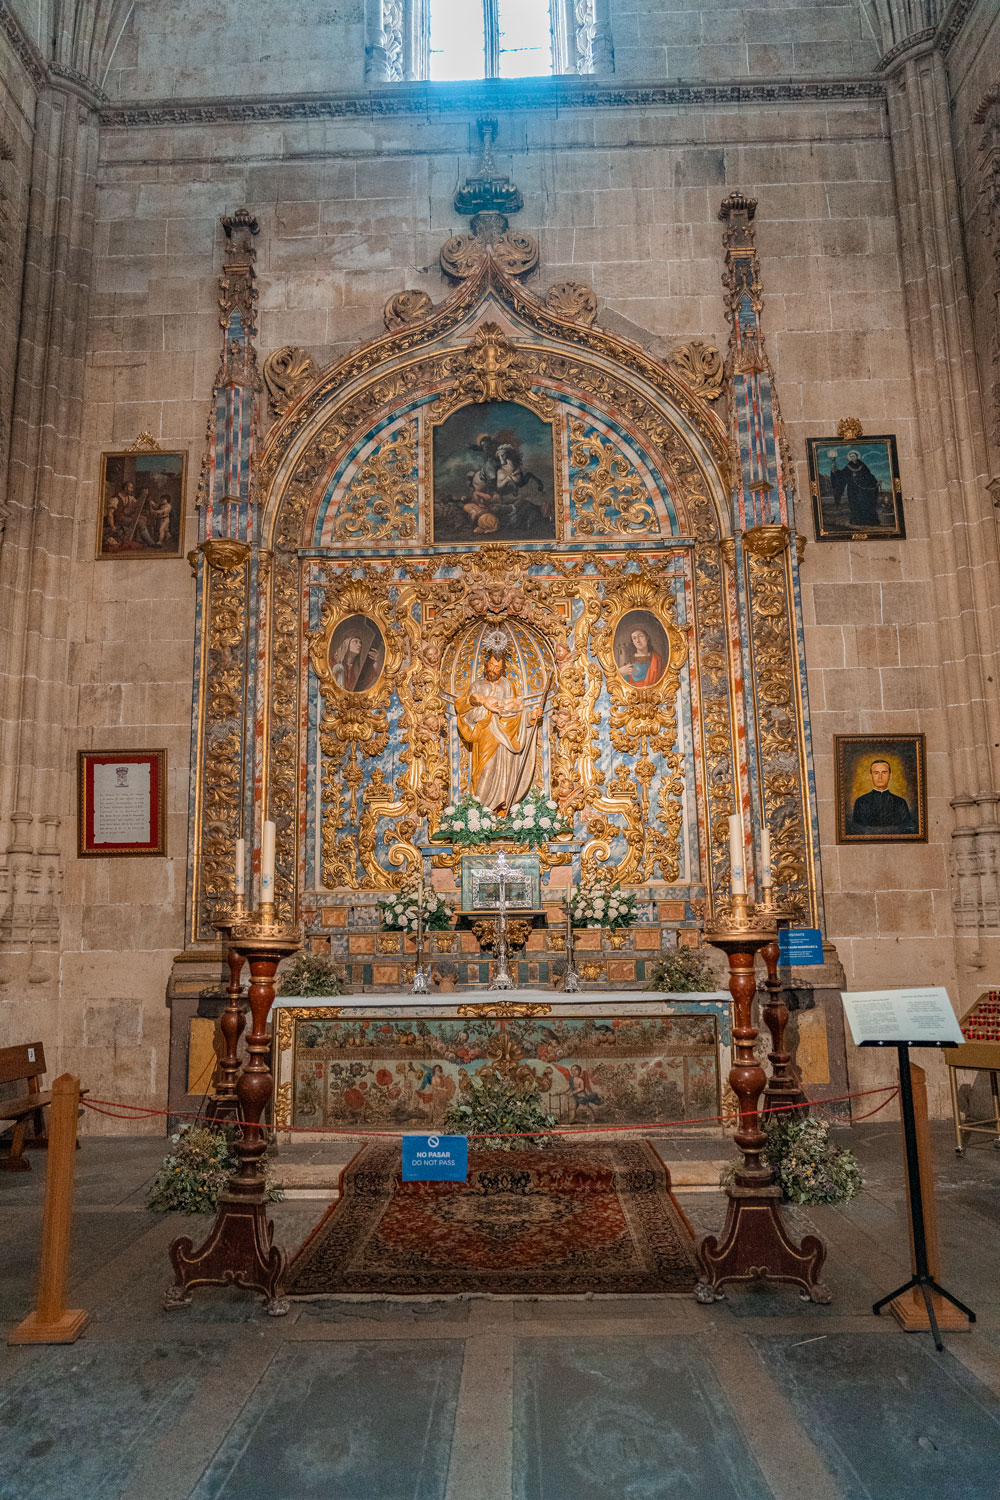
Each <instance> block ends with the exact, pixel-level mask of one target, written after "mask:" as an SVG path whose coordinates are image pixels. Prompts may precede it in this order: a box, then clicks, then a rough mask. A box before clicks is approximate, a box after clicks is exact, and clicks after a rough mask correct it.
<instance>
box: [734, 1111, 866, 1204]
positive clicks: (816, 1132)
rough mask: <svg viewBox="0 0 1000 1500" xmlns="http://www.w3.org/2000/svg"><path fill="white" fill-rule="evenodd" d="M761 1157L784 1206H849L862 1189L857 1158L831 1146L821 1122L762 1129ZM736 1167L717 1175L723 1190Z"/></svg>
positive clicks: (784, 1121)
mask: <svg viewBox="0 0 1000 1500" xmlns="http://www.w3.org/2000/svg"><path fill="white" fill-rule="evenodd" d="M765 1132H766V1135H767V1145H766V1146H765V1147H764V1151H763V1157H764V1160H765V1162H767V1164H768V1166H771V1167H773V1168H774V1176H775V1180H776V1181H777V1183H778V1185H779V1187H780V1188H781V1194H782V1197H783V1198H784V1200H785V1202H786V1203H850V1201H851V1199H852V1198H854V1197H856V1196H857V1194H858V1193H859V1192H860V1191H861V1189H862V1188H863V1187H864V1185H865V1180H864V1178H863V1177H862V1175H861V1168H860V1167H859V1166H858V1161H857V1157H856V1156H855V1155H854V1152H853V1151H848V1150H847V1148H846V1147H842V1146H835V1145H834V1144H833V1142H832V1141H831V1139H830V1127H829V1125H827V1124H826V1123H825V1121H823V1120H814V1119H811V1118H810V1119H805V1120H792V1119H788V1118H787V1117H785V1118H783V1119H782V1118H779V1119H777V1120H771V1121H770V1122H768V1123H767V1124H766V1125H765ZM739 1165H740V1163H739V1162H737V1161H734V1162H731V1163H729V1165H728V1166H727V1167H726V1168H725V1169H724V1170H723V1172H722V1174H721V1178H720V1180H721V1183H722V1186H723V1187H728V1186H729V1185H730V1183H731V1182H732V1181H733V1179H734V1177H735V1174H736V1171H737V1169H738V1167H739Z"/></svg>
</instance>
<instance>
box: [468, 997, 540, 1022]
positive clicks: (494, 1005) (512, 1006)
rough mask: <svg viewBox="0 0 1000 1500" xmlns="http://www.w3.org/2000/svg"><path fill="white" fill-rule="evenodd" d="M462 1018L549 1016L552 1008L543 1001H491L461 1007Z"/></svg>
mask: <svg viewBox="0 0 1000 1500" xmlns="http://www.w3.org/2000/svg"><path fill="white" fill-rule="evenodd" d="M458 1013H459V1015H460V1016H505V1017H508V1018H513V1017H515V1016H549V1015H551V1014H552V1006H551V1005H546V1004H545V1002H544V1001H541V1000H490V1001H484V1002H483V1003H482V1004H477V1005H460V1006H459V1007H458Z"/></svg>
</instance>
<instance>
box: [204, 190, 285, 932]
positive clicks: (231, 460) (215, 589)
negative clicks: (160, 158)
mask: <svg viewBox="0 0 1000 1500" xmlns="http://www.w3.org/2000/svg"><path fill="white" fill-rule="evenodd" d="M222 226H223V229H224V230H225V233H226V259H225V264H224V266H223V269H222V274H221V276H220V278H219V325H220V327H221V329H222V358H221V362H220V365H219V372H218V375H217V376H216V383H215V389H214V391H213V393H212V409H211V415H210V418H209V433H208V446H207V452H206V456H205V459H204V461H203V464H202V475H201V484H200V487H199V494H198V504H199V512H200V514H199V532H200V537H201V540H200V541H199V544H198V550H197V554H195V555H193V556H192V563H193V565H194V567H195V569H196V576H197V589H198V603H197V614H196V635H195V684H196V690H195V700H194V719H193V724H192V746H191V748H192V765H193V767H194V771H195V774H194V777H193V785H192V806H191V849H190V860H189V875H188V879H189V901H188V909H189V926H188V936H189V940H191V941H193V942H202V941H205V942H214V941H215V940H216V935H215V930H214V927H213V925H212V916H213V914H214V909H215V905H216V903H217V902H218V900H219V899H220V898H221V897H222V896H224V895H226V894H228V893H229V892H230V891H231V889H232V873H233V857H234V850H235V844H236V840H237V839H238V838H240V837H246V839H247V844H248V846H249V848H250V849H251V850H252V848H253V846H254V842H255V839H254V833H255V822H254V817H255V814H254V808H255V802H256V798H255V795H254V793H255V780H256V778H255V775H254V771H253V767H254V764H255V755H254V748H253V747H254V735H253V725H254V720H255V687H256V671H255V670H254V668H255V662H256V638H257V629H258V610H257V609H256V608H253V607H252V604H251V601H253V600H255V599H256V598H257V595H258V592H259V588H260V583H261V577H260V575H261V569H262V555H261V554H260V552H259V550H258V548H257V540H258V515H257V505H256V496H255V493H254V475H253V461H254V453H255V445H256V439H257V427H258V396H259V391H260V379H259V375H258V371H257V352H256V347H255V344H254V339H255V337H256V333H257V278H256V252H255V250H254V236H255V235H256V234H257V232H258V225H257V221H256V219H254V218H253V216H252V215H251V214H250V213H249V212H248V211H247V210H246V209H245V208H241V209H238V210H237V212H236V213H235V214H233V215H231V216H227V217H225V218H223V220H222ZM266 560H267V555H266V554H265V555H264V561H265V562H266ZM265 571H266V569H265ZM247 873H248V877H249V872H247Z"/></svg>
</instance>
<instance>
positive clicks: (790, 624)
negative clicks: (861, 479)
mask: <svg viewBox="0 0 1000 1500" xmlns="http://www.w3.org/2000/svg"><path fill="white" fill-rule="evenodd" d="M756 209H757V204H756V201H755V200H754V199H753V198H746V197H744V195H743V194H742V193H738V192H737V193H731V194H730V195H729V197H728V198H726V199H725V201H724V202H723V204H722V208H721V210H720V213H719V217H720V219H721V220H722V221H723V223H724V225H725V230H724V233H723V244H724V246H725V251H726V270H725V275H724V278H723V284H724V286H725V288H726V304H727V311H728V315H729V323H730V334H729V350H728V355H727V359H726V379H727V382H728V386H729V413H730V443H731V451H732V456H733V499H732V529H733V537H732V547H731V551H730V557H729V560H728V570H729V572H730V574H731V578H732V593H733V597H734V607H733V626H732V629H733V634H734V637H735V639H734V654H736V655H737V656H738V658H739V661H740V663H741V667H740V670H739V671H738V672H737V673H735V674H734V684H735V688H736V692H737V697H738V700H739V701H737V703H736V705H735V707H736V715H735V717H736V722H737V723H738V724H739V723H740V721H742V726H743V731H744V738H745V744H740V745H738V746H737V751H738V754H737V761H738V763H739V764H740V765H741V777H740V780H741V783H742V785H741V792H742V801H743V814H744V830H745V834H746V837H747V841H748V844H749V843H750V842H751V840H752V841H753V844H754V847H755V848H759V843H760V829H761V826H762V825H763V824H764V823H766V824H767V826H768V828H769V829H770V831H771V844H772V857H773V868H774V885H775V888H776V897H777V899H779V900H780V901H781V904H782V905H784V906H788V907H791V908H792V909H794V910H796V911H797V912H798V913H799V916H800V919H801V920H803V921H805V920H808V922H809V923H810V924H811V925H813V926H821V924H822V895H821V882H820V868H819V831H818V827H817V822H816V810H815V805H814V799H813V797H812V795H811V793H810V787H811V785H812V748H811V743H810V735H809V705H808V698H807V690H806V673H805V653H804V645H803V633H802V607H801V596H800V590H799V571H798V568H799V557H798V547H797V546H793V545H792V543H793V541H797V538H796V533H795V492H794V479H793V471H792V466H791V463H790V461H789V458H788V454H787V450H786V447H785V440H784V435H783V432H782V427H781V415H780V411H779V408H778V402H777V396H776V394H775V391H774V382H773V376H772V371H771V366H770V363H769V361H768V358H767V353H766V350H765V347H764V333H763V327H762V322H761V314H762V311H763V305H764V304H763V296H762V291H761V281H760V268H759V264H758V259H757V250H756V245H755V239H754V215H755V213H756ZM751 854H752V851H749V850H748V856H750V855H751ZM749 867H750V868H753V859H752V857H751V858H750V859H749Z"/></svg>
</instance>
